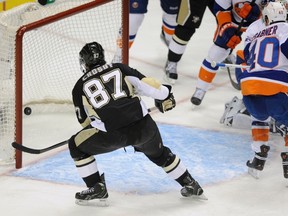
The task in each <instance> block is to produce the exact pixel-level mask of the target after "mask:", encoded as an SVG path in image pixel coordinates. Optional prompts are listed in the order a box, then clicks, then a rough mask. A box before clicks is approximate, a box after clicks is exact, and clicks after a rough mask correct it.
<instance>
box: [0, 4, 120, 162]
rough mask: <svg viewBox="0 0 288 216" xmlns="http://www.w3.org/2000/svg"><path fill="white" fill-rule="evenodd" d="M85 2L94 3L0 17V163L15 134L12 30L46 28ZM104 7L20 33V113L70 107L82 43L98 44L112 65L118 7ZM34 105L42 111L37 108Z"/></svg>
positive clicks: (9, 155) (27, 8)
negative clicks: (28, 27)
mask: <svg viewBox="0 0 288 216" xmlns="http://www.w3.org/2000/svg"><path fill="white" fill-rule="evenodd" d="M90 2H94V1H93V0H56V2H55V3H53V4H49V5H46V6H41V5H40V4H38V3H28V4H24V5H21V6H19V7H16V8H13V9H11V10H9V11H6V12H2V13H0V71H1V72H0V91H1V94H0V124H1V125H0V161H1V160H2V161H6V162H9V161H14V150H13V149H12V147H11V143H12V142H13V141H14V133H15V126H14V122H15V37H16V33H17V30H18V29H19V27H21V26H23V25H26V24H31V23H35V22H36V21H38V22H39V20H40V22H42V21H43V20H45V22H46V23H49V22H50V21H49V18H50V17H53V16H55V15H57V14H59V13H62V12H63V11H67V10H68V9H72V8H75V7H78V6H82V5H84V4H89V3H90ZM107 2H108V3H105V4H102V5H101V6H98V7H94V8H92V9H89V10H83V11H82V10H81V11H82V12H81V13H78V14H75V15H72V16H67V17H66V18H64V19H61V20H58V21H53V22H51V23H50V24H45V25H43V26H41V27H37V28H35V29H34V30H31V31H28V32H25V34H24V36H23V49H22V54H23V55H22V58H23V63H22V67H23V71H22V74H23V75H22V76H23V79H22V80H23V93H22V95H23V109H24V107H26V106H29V107H32V112H33V106H34V105H37V106H34V107H35V109H36V110H38V111H39V110H41V111H44V112H45V110H47V109H45V107H47V104H62V105H63V104H71V103H72V101H71V91H72V88H73V86H74V84H75V82H76V80H77V79H78V78H79V77H80V76H81V73H82V72H81V71H80V66H79V61H78V53H79V51H80V49H81V48H82V47H83V46H84V44H85V43H87V42H92V41H97V42H99V43H101V44H102V46H103V48H104V49H105V57H106V60H107V62H110V61H111V60H112V59H113V56H114V52H115V51H116V39H117V36H118V32H119V28H120V27H121V21H122V10H121V8H122V7H121V4H122V1H121V0H114V1H107ZM36 23H37V22H36ZM39 104H44V105H43V106H42V108H41V107H40V108H39ZM60 110H62V111H63V108H62V107H61V109H60ZM64 110H69V109H68V108H67V109H64ZM71 110H73V109H71ZM49 111H51V107H49ZM34 112H35V110H34Z"/></svg>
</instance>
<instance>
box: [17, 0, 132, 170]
mask: <svg viewBox="0 0 288 216" xmlns="http://www.w3.org/2000/svg"><path fill="white" fill-rule="evenodd" d="M112 1H113V0H95V1H92V2H89V3H86V4H83V5H81V6H78V7H75V8H72V9H69V10H66V11H63V12H61V13H58V14H55V15H53V16H49V17H46V18H43V19H41V20H39V21H36V22H33V23H29V24H27V25H23V26H21V27H20V28H19V29H18V30H17V33H16V41H15V44H16V45H15V137H14V141H15V142H16V143H19V144H22V141H23V108H22V106H23V97H22V92H23V73H22V72H23V37H24V34H25V33H26V32H29V31H31V30H33V29H36V28H39V27H42V26H44V25H47V24H50V23H52V22H55V21H58V20H61V19H64V18H67V17H69V16H73V15H76V14H78V13H81V12H82V11H85V10H89V9H92V8H94V7H99V6H101V5H103V4H106V3H109V2H112ZM115 43H116V41H115ZM122 57H123V58H122V63H124V64H127V65H128V64H129V0H122ZM22 165H23V158H22V151H20V150H15V168H16V169H19V168H22Z"/></svg>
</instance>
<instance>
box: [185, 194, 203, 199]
mask: <svg viewBox="0 0 288 216" xmlns="http://www.w3.org/2000/svg"><path fill="white" fill-rule="evenodd" d="M185 198H187V199H192V200H208V198H207V197H206V196H205V195H204V194H201V195H199V196H197V195H191V196H189V197H185Z"/></svg>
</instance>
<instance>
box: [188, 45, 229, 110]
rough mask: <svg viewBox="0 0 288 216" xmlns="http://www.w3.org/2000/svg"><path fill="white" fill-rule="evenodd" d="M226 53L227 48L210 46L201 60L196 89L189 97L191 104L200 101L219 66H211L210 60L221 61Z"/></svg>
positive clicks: (196, 103) (197, 103)
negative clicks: (206, 54)
mask: <svg viewBox="0 0 288 216" xmlns="http://www.w3.org/2000/svg"><path fill="white" fill-rule="evenodd" d="M228 55H229V49H225V48H222V47H220V46H217V45H215V44H213V45H212V46H211V47H210V49H209V51H208V56H207V57H206V58H205V59H204V60H203V62H202V65H201V67H200V70H199V74H198V80H197V83H196V90H195V92H194V94H193V95H192V97H191V103H192V104H194V105H196V106H198V105H200V104H201V103H202V100H203V98H204V96H205V94H206V92H207V91H208V90H209V88H210V86H211V83H212V82H213V80H214V78H215V76H216V73H217V72H218V69H219V67H218V66H212V62H222V61H223V60H224V59H225V58H226V57H227V56H228Z"/></svg>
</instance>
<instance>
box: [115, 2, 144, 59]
mask: <svg viewBox="0 0 288 216" xmlns="http://www.w3.org/2000/svg"><path fill="white" fill-rule="evenodd" d="M147 5H148V0H131V1H130V11H129V48H130V47H131V46H132V45H133V43H134V40H135V39H136V35H137V32H138V30H139V28H140V26H141V24H142V22H143V20H144V16H145V14H146V13H147ZM121 34H122V32H119V35H120V36H121ZM119 38H121V37H119ZM121 62H122V41H121V39H118V40H117V49H116V53H115V55H114V58H113V60H112V63H121Z"/></svg>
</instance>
